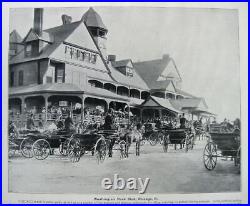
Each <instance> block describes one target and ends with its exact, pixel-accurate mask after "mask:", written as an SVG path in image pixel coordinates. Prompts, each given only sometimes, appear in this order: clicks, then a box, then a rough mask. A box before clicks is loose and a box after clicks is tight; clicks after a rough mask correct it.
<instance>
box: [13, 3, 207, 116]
mask: <svg viewBox="0 0 250 206" xmlns="http://www.w3.org/2000/svg"><path fill="white" fill-rule="evenodd" d="M107 33H108V28H107V27H106V26H105V25H104V23H103V21H102V19H101V17H100V16H99V14H98V13H96V11H95V10H94V9H93V8H90V9H89V10H88V11H87V12H86V13H85V14H83V16H82V18H81V19H80V20H79V21H76V22H72V18H71V17H70V16H67V15H63V16H62V24H61V25H59V26H57V27H54V28H50V29H46V30H43V9H41V8H37V9H34V25H33V28H31V29H30V30H29V32H28V34H27V35H26V36H25V37H24V38H23V39H22V38H21V37H20V35H19V34H18V32H17V31H15V30H14V31H13V32H12V33H11V34H10V47H9V109H10V110H11V111H12V113H19V114H22V113H24V112H26V111H30V110H32V111H33V112H34V113H38V114H39V113H42V112H43V113H44V114H45V117H44V118H45V121H47V119H48V118H49V117H48V108H49V107H51V106H53V105H57V106H69V105H71V106H75V105H80V111H81V112H80V113H81V116H83V115H84V112H83V111H84V108H90V109H91V108H96V107H97V106H100V107H102V108H103V109H104V110H107V109H108V108H114V109H116V110H118V109H124V108H125V107H126V105H127V106H130V108H131V111H132V112H133V113H134V114H137V115H142V116H143V109H145V110H148V109H152V108H153V105H152V108H146V107H144V108H143V105H145V100H146V101H149V102H148V103H147V104H148V105H149V106H150V101H151V100H152V97H153V100H154V102H157V100H158V101H160V102H162V101H165V102H167V103H166V104H164V106H163V105H162V107H157V108H159V109H158V110H161V111H162V110H164V111H165V112H166V113H168V114H176V113H178V112H183V111H186V112H191V113H193V114H201V113H206V112H207V105H206V103H205V100H204V99H203V98H197V97H194V96H193V95H190V94H188V93H186V92H184V91H183V90H181V82H182V78H181V75H180V73H179V71H178V69H177V67H176V64H175V62H174V60H173V59H172V58H171V57H170V56H168V55H163V57H162V59H158V60H153V61H145V62H136V63H135V62H132V60H131V59H125V60H117V59H116V56H115V55H108V51H107V42H108V41H112V39H108V38H107ZM150 96H152V97H151V98H150ZM159 99H160V100H159ZM151 103H152V102H151ZM157 104H159V102H157ZM167 105H171V106H167ZM145 106H146V105H145ZM167 107H168V108H167ZM185 109H186V110H185ZM146 113H147V112H146ZM160 114H161V112H159V113H158V115H160Z"/></svg>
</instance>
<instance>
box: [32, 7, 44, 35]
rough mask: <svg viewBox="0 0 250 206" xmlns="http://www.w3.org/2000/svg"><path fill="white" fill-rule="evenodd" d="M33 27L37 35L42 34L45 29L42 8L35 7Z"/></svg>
mask: <svg viewBox="0 0 250 206" xmlns="http://www.w3.org/2000/svg"><path fill="white" fill-rule="evenodd" d="M33 29H34V32H35V33H36V34H37V35H39V36H41V34H42V31H43V9H42V8H35V9H34V25H33Z"/></svg>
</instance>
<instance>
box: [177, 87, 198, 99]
mask: <svg viewBox="0 0 250 206" xmlns="http://www.w3.org/2000/svg"><path fill="white" fill-rule="evenodd" d="M175 90H176V93H177V94H180V95H183V96H186V97H192V98H197V97H196V96H194V95H192V94H190V93H188V92H186V91H183V90H181V89H178V88H175Z"/></svg>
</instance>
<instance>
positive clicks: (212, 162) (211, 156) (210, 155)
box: [203, 142, 218, 170]
mask: <svg viewBox="0 0 250 206" xmlns="http://www.w3.org/2000/svg"><path fill="white" fill-rule="evenodd" d="M217 156H218V155H217V149H216V145H215V144H214V143H212V142H209V143H208V144H206V146H205V149H204V152H203V162H204V165H205V167H206V169H207V170H213V169H214V168H215V166H216V163H217Z"/></svg>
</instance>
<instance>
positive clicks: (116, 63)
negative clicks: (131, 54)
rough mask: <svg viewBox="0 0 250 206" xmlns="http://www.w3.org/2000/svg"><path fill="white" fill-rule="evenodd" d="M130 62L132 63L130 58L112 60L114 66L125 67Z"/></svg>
mask: <svg viewBox="0 0 250 206" xmlns="http://www.w3.org/2000/svg"><path fill="white" fill-rule="evenodd" d="M129 62H131V63H132V61H131V60H130V59H124V60H120V61H112V62H111V64H112V66H113V67H125V66H127V65H128V63H129Z"/></svg>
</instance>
